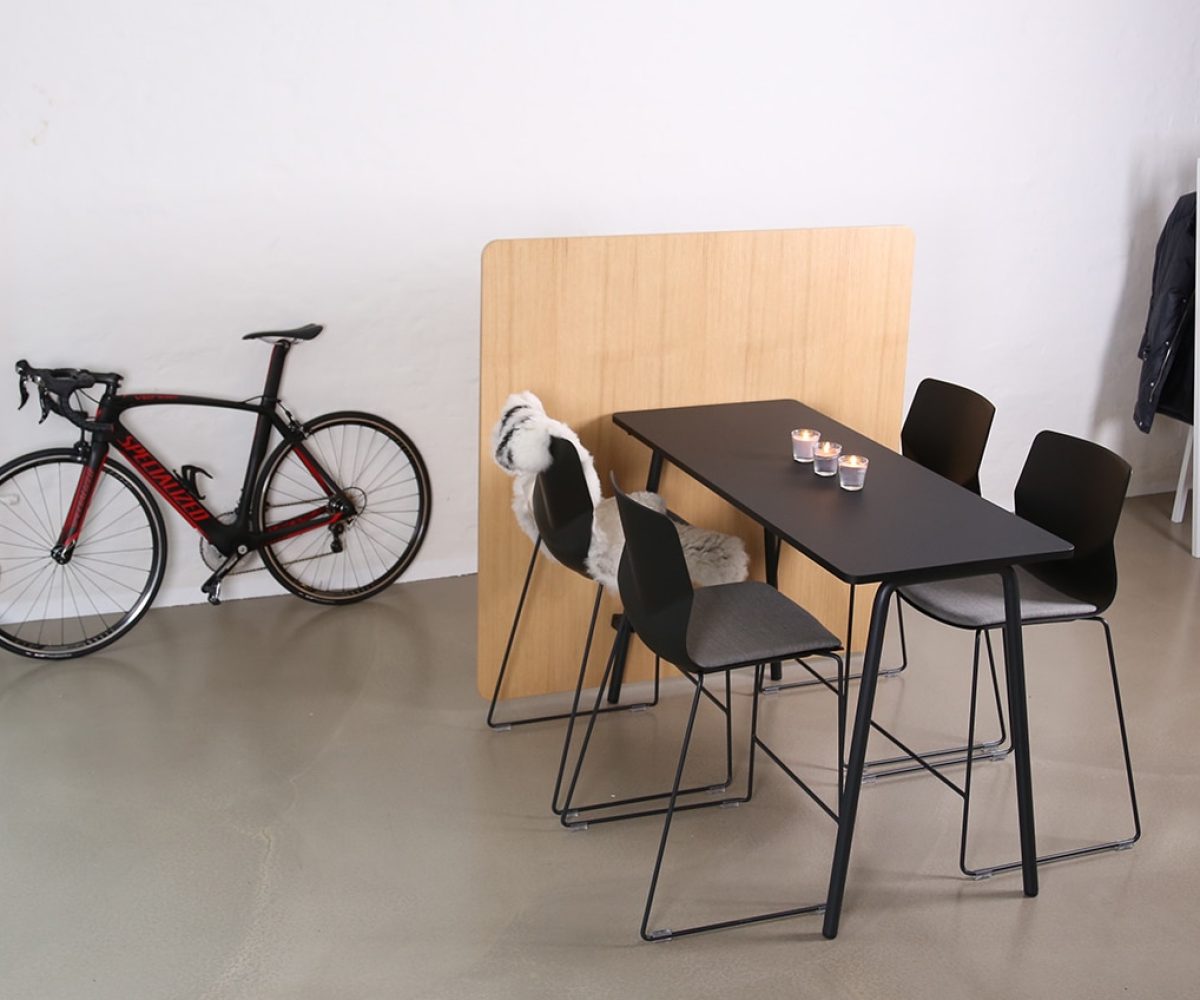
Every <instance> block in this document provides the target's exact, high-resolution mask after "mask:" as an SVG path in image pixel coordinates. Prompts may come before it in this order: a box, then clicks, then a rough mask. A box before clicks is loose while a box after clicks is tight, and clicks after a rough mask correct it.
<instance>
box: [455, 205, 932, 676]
mask: <svg viewBox="0 0 1200 1000" xmlns="http://www.w3.org/2000/svg"><path fill="white" fill-rule="evenodd" d="M912 260H913V234H912V231H911V230H909V229H908V228H906V227H901V226H886V227H883V226H881V227H864V228H842V229H799V230H775V231H763V232H731V233H688V234H674V235H654V236H614V237H576V238H563V239H525V240H500V241H497V242H494V243H491V244H489V245H488V246H487V247H486V248H485V249H484V252H483V294H482V329H481V352H480V440H481V443H482V447H481V454H480V462H479V619H478V643H479V646H478V675H477V680H478V685H479V692H480V694H481V695H483V696H484V697H491V693H492V689H493V687H494V685H495V679H496V676H497V672H498V671H499V668H500V660H501V657H502V655H503V652H504V644H505V641H506V639H507V637H508V629H509V626H510V624H511V620H512V615H513V611H514V609H515V608H516V604H517V599H518V597H519V595H520V589H521V582H522V579H523V576H524V573H525V568H526V566H527V565H528V561H529V554H530V551H531V547H532V546H531V543H530V541H529V540H528V539H527V538H526V537H525V535H523V534H522V533H521V531H520V529H519V528H518V527H517V525H516V522H515V520H514V518H513V514H512V509H511V480H510V479H509V477H508V476H507V475H505V474H504V473H503V472H502V471H501V470H500V469H499V468H497V467H496V465H495V464H494V463H493V461H492V458H491V455H490V454H489V451H488V441H489V438H490V434H491V429H492V427H493V425H494V424H495V422H496V421H497V420H498V419H499V416H500V409H501V407H502V405H503V403H504V399H505V397H506V396H507V395H508V394H509V393H510V392H516V391H520V390H524V389H530V390H532V391H533V392H535V393H537V395H538V396H540V397H541V399H542V402H543V403H544V404H545V406H546V412H547V413H548V414H549V415H550V416H552V417H554V418H555V419H558V420H562V421H564V422H566V423H567V424H569V425H571V426H572V427H574V428H575V430H576V431H577V432H578V433H579V435H580V437H581V438H582V440H583V442H584V444H585V445H586V446H587V447H588V448H589V450H591V451H592V453H593V454H594V455H595V458H596V469H597V471H598V472H599V474H600V478H601V482H602V483H603V484H605V487H604V492H605V494H606V495H608V493H609V492H611V491H610V490H609V489H608V486H607V484H608V475H609V471H610V470H614V469H615V470H616V472H617V475H618V477H619V479H620V482H621V483H622V485H624V486H625V487H626V488H641V487H642V486H643V485H644V483H645V479H646V473H647V468H648V465H649V457H650V456H649V452H648V451H647V449H646V448H645V447H644V446H643V445H641V444H639V443H638V442H637V441H635V440H633V439H632V438H630V437H629V436H628V435H626V434H625V433H624V432H622V431H620V430H619V429H618V428H617V427H615V426H614V425H613V423H612V420H611V417H612V414H613V413H614V412H616V411H619V410H636V409H646V408H651V407H660V406H686V405H692V404H698V403H720V402H734V401H739V400H753V399H778V398H793V399H799V400H801V401H803V402H804V403H807V404H808V405H810V406H813V407H815V408H817V409H819V410H822V411H823V412H825V413H828V414H829V415H830V416H831V417H833V418H835V419H836V420H839V421H841V422H843V423H845V424H849V425H850V426H852V427H855V428H856V429H858V430H861V431H862V432H863V433H865V434H867V435H869V436H870V437H872V438H874V439H875V440H877V441H879V442H881V443H883V444H887V445H889V446H891V447H897V446H898V443H899V437H900V422H901V408H902V405H903V392H904V367H905V359H906V355H907V348H908V314H909V299H910V294H911V283H912ZM790 447H791V444H790V441H788V440H786V439H784V440H781V441H780V442H779V448H780V450H781V451H783V452H785V453H786V452H787V451H788V449H790ZM660 492H661V493H662V494H663V495H664V496H665V497H666V498H667V501H668V503H669V504H670V505H671V507H672V509H674V510H676V511H678V512H679V513H680V514H681V515H682V516H684V517H685V518H687V519H688V520H689V521H691V522H693V523H694V524H699V525H703V526H705V527H712V528H717V529H720V530H722V531H728V532H733V533H736V534H738V535H740V536H741V537H742V538H743V539H745V541H746V543H747V546H748V547H749V550H750V552H751V553H752V555H753V559H752V575H755V576H757V577H758V578H759V579H761V578H762V573H763V561H762V533H761V529H760V528H759V527H758V525H756V524H755V523H754V522H752V521H750V520H748V519H747V518H745V517H744V516H742V515H741V514H738V513H737V512H735V511H733V510H732V509H731V508H729V507H728V506H727V505H726V504H725V503H724V502H723V501H721V500H719V499H718V498H717V497H716V496H714V495H713V494H711V493H710V492H709V491H707V490H705V489H704V488H703V487H701V486H700V485H699V484H697V483H695V482H693V481H692V480H691V479H689V478H688V476H686V475H685V474H684V473H682V472H680V471H679V470H678V469H673V468H671V467H670V466H668V467H667V468H666V470H665V472H664V475H663V479H662V483H661V486H660ZM780 589H781V590H783V591H784V593H786V594H788V595H789V596H791V597H793V598H794V599H795V600H797V601H799V602H800V603H801V604H803V605H804V606H805V607H807V608H808V609H809V610H810V611H811V612H812V613H813V614H815V615H816V616H817V617H818V618H820V619H821V620H822V621H823V622H825V624H826V625H827V626H828V627H830V628H831V629H832V630H833V631H834V632H837V633H838V634H843V633H844V631H845V622H846V595H847V588H846V586H845V585H843V584H841V583H840V582H839V581H837V580H836V579H834V578H833V577H832V576H830V575H829V574H827V573H826V572H824V571H823V570H821V569H819V568H817V567H816V566H813V565H812V564H811V563H809V562H808V561H807V560H806V559H804V558H803V557H802V556H801V555H800V554H799V553H796V552H794V551H792V550H790V549H787V548H785V549H784V552H783V556H782V558H781V561H780ZM593 597H594V586H593V585H591V584H590V583H589V581H587V580H585V579H583V578H582V577H578V576H576V575H575V574H574V573H571V572H570V571H568V570H566V569H563V568H562V567H561V566H557V565H555V564H553V563H551V562H549V561H548V560H544V559H542V560H539V564H538V568H537V570H536V571H535V574H534V580H533V584H532V586H531V587H530V593H529V598H528V603H527V605H526V610H525V617H524V619H523V621H522V624H521V630H520V632H519V633H518V636H517V640H516V643H515V644H514V647H513V653H512V663H511V664H510V669H509V675H508V677H507V679H506V681H505V690H504V691H503V692H502V695H503V696H504V697H506V698H513V697H521V696H526V695H534V694H543V693H548V692H552V691H565V690H569V689H571V688H572V687H573V686H574V682H575V676H576V674H577V672H578V669H579V657H580V653H581V651H582V647H583V641H584V637H585V631H586V626H587V618H588V615H589V613H590V611H591V602H592V599H593ZM870 597H871V590H870V588H864V589H863V590H861V591H860V593H859V597H858V601H857V605H856V606H857V608H858V609H860V613H859V614H858V615H856V617H857V618H858V619H859V621H860V624H861V627H862V628H863V629H864V630H865V624H866V619H867V618H868V617H869V608H870V603H869V601H870ZM617 610H619V605H618V604H617V602H615V601H614V600H612V599H610V598H606V599H605V602H604V605H603V608H602V618H601V627H600V628H599V629H598V631H597V641H596V643H595V648H594V649H593V651H592V656H591V658H590V668H589V670H590V679H591V680H592V681H594V682H598V681H599V676H600V673H601V672H602V671H603V667H604V660H605V657H606V655H607V652H608V647H609V645H610V643H611V640H612V635H613V633H612V630H611V628H609V626H608V624H607V623H608V620H609V617H610V616H611V614H612V613H613V612H614V611H617ZM855 631H856V633H859V634H858V636H857V637H856V639H855V645H856V646H857V647H858V648H859V649H861V648H862V645H863V633H862V632H860V631H859V628H856V629H855ZM652 665H653V660H652V658H650V657H649V656H648V655H647V654H646V651H645V650H644V649H643V648H642V647H641V646H640V644H638V643H637V642H636V641H635V642H634V643H633V651H632V653H631V657H630V665H629V671H628V674H627V676H628V677H629V679H631V680H638V679H644V678H647V677H649V676H651V671H652Z"/></svg>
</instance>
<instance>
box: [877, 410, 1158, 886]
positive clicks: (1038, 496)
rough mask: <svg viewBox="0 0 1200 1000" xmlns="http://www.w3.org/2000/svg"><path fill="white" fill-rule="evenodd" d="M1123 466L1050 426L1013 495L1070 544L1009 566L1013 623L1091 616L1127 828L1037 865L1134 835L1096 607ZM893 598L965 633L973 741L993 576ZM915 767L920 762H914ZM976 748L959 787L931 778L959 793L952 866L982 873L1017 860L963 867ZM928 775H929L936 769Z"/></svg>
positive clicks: (997, 591) (1125, 747)
mask: <svg viewBox="0 0 1200 1000" xmlns="http://www.w3.org/2000/svg"><path fill="white" fill-rule="evenodd" d="M1129 475H1130V468H1129V465H1128V463H1127V462H1125V460H1124V459H1122V458H1120V457H1118V456H1117V455H1114V454H1113V453H1112V452H1111V451H1109V450H1108V449H1107V448H1103V447H1101V446H1100V445H1097V444H1093V443H1092V442H1090V441H1084V440H1082V439H1080V438H1075V437H1070V436H1068V435H1066V434H1059V433H1056V432H1054V431H1042V432H1041V433H1040V434H1038V436H1037V437H1036V438H1035V439H1034V442H1033V446H1032V447H1031V448H1030V450H1029V456H1028V458H1027V459H1026V461H1025V466H1024V468H1023V469H1022V471H1021V477H1020V479H1019V481H1018V482H1017V488H1016V492H1015V496H1014V499H1015V509H1016V513H1017V514H1018V515H1019V516H1020V517H1023V518H1024V519H1025V520H1027V521H1031V522H1033V523H1034V524H1036V525H1038V526H1039V527H1041V528H1044V529H1045V530H1047V531H1050V532H1053V533H1054V534H1055V535H1058V536H1059V537H1060V538H1064V539H1066V540H1067V541H1069V542H1071V543H1072V544H1073V545H1074V546H1075V552H1074V555H1073V556H1072V557H1071V558H1070V559H1068V560H1059V561H1055V562H1047V563H1041V564H1033V565H1031V566H1029V567H1027V568H1019V569H1018V570H1017V576H1018V580H1019V585H1020V594H1021V619H1022V625H1023V626H1024V625H1046V624H1053V623H1057V622H1073V621H1094V622H1098V623H1099V624H1100V625H1101V626H1102V627H1103V629H1104V638H1105V642H1106V644H1107V648H1108V667H1109V674H1110V677H1111V681H1112V690H1113V701H1114V704H1115V709H1116V717H1117V724H1118V728H1119V730H1120V736H1121V749H1122V753H1123V755H1124V762H1125V777H1126V782H1127V784H1128V787H1129V806H1130V811H1131V814H1132V818H1133V833H1132V834H1131V835H1130V836H1128V837H1125V838H1122V839H1119V840H1113V841H1108V842H1105V843H1099V844H1093V845H1091V846H1089V847H1081V848H1076V849H1074V850H1069V851H1061V852H1058V853H1056V854H1049V855H1045V856H1042V857H1039V858H1038V862H1039V863H1045V862H1050V861H1061V860H1063V859H1066V858H1076V857H1081V856H1083V855H1086V854H1095V853H1097V852H1099V851H1108V850H1119V849H1122V848H1128V847H1132V846H1133V844H1134V843H1136V842H1137V840H1138V839H1139V838H1140V837H1141V830H1142V827H1141V819H1140V816H1139V814H1138V807H1137V794H1136V792H1135V790H1134V781H1133V765H1132V763H1131V760H1130V756H1129V738H1128V735H1127V733H1126V728H1125V714H1124V711H1123V709H1122V706H1121V690H1120V685H1119V683H1118V680H1117V662H1116V656H1115V654H1114V652H1113V642H1112V633H1111V630H1110V629H1109V626H1108V622H1107V621H1105V619H1104V617H1103V613H1104V611H1105V610H1107V609H1108V607H1109V605H1111V604H1112V602H1113V599H1114V598H1115V597H1116V593H1117V560H1116V553H1115V550H1114V547H1113V539H1114V537H1115V535H1116V531H1117V523H1118V521H1119V520H1120V516H1121V507H1122V505H1123V504H1124V501H1125V493H1126V490H1127V489H1128V486H1129ZM899 594H900V597H901V599H902V600H903V601H904V602H906V603H908V604H910V605H911V606H912V607H914V608H916V609H917V610H918V611H920V612H922V613H923V614H925V615H928V616H929V617H931V618H934V619H936V620H937V621H940V622H943V623H945V624H947V625H950V626H952V627H954V628H961V629H971V630H973V631H974V633H975V658H974V663H973V665H972V670H971V707H970V714H969V721H968V727H967V744H966V745H967V746H972V745H973V744H974V742H975V709H976V696H977V692H978V681H979V646H980V642H979V639H980V635H981V634H986V633H987V632H988V631H989V630H991V629H994V628H1000V627H1001V626H1002V624H1003V622H1004V596H1003V593H1002V591H1001V586H1000V580H999V578H998V577H994V576H986V577H971V578H968V579H965V580H951V581H945V582H939V583H928V584H915V585H910V586H906V587H901V588H900V590H899ZM912 756H914V757H916V759H917V760H918V766H920V767H929V764H928V762H922V761H920V757H919V755H912ZM977 756H980V754H979V753H977V752H975V753H968V754H966V757H965V759H966V764H967V770H966V776H965V783H964V786H963V788H961V789H960V788H958V787H957V786H955V785H953V784H952V783H950V782H949V781H948V780H947V779H946V778H945V777H944V776H942V775H938V777H940V778H942V780H943V781H945V782H946V783H947V784H950V785H951V787H952V788H954V789H955V790H956V791H958V792H959V794H960V795H962V797H963V821H962V841H961V849H960V856H959V864H960V867H961V868H962V870H963V872H964V873H965V874H967V875H970V876H973V877H986V876H988V875H991V874H994V873H996V872H1000V871H1007V870H1009V869H1013V868H1017V867H1019V863H1018V862H1013V863H1010V864H996V865H989V866H985V867H979V868H972V867H970V866H968V864H967V858H966V853H967V835H968V825H969V820H970V805H971V799H970V796H971V765H972V761H973V760H974V758H975V757H977ZM933 773H935V774H936V773H937V772H936V771H935V772H933Z"/></svg>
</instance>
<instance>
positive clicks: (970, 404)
mask: <svg viewBox="0 0 1200 1000" xmlns="http://www.w3.org/2000/svg"><path fill="white" fill-rule="evenodd" d="M995 415H996V407H994V406H993V405H992V404H991V403H990V402H989V401H988V400H986V399H985V398H984V397H983V396H981V395H979V393H977V392H974V391H972V390H971V389H966V388H964V387H963V386H961V385H954V384H953V383H951V382H940V381H938V380H937V379H935V378H927V379H925V380H924V381H922V382H921V384H920V385H919V386H917V392H916V394H915V395H914V396H913V401H912V405H911V406H910V407H909V408H908V416H906V417H905V418H904V427H903V428H901V430H900V448H901V451H902V453H903V455H904V457H905V458H911V459H912V460H913V461H914V462H916V463H918V464H919V465H923V466H925V468H927V469H930V470H931V471H933V472H936V473H937V474H938V475H940V476H944V477H945V478H946V479H949V480H950V481H951V482H954V483H958V485H959V486H964V487H966V488H967V489H969V490H970V491H971V492H973V493H979V466H980V464H981V463H982V462H983V450H984V448H985V447H987V440H988V435H989V434H990V433H991V430H992V418H993V417H994V416H995Z"/></svg>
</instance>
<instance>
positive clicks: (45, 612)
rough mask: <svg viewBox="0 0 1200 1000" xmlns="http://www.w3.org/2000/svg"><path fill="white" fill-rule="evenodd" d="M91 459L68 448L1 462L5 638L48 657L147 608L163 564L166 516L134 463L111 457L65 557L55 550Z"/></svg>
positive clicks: (88, 649)
mask: <svg viewBox="0 0 1200 1000" xmlns="http://www.w3.org/2000/svg"><path fill="white" fill-rule="evenodd" d="M85 464H86V460H85V459H84V458H83V457H82V456H80V455H79V454H78V453H76V452H74V451H71V450H70V449H66V448H61V449H59V448H56V449H52V450H49V451H40V452H34V453H33V454H30V455H23V456H21V457H20V458H17V459H14V460H13V461H11V462H9V463H8V464H7V465H5V466H4V467H3V468H0V647H3V648H5V649H8V650H11V651H12V652H14V653H20V654H21V655H22V656H33V657H38V658H42V659H56V660H63V659H70V658H71V657H75V656H84V655H86V654H87V653H93V652H95V651H96V650H98V649H101V648H102V647H104V646H107V645H108V644H109V643H110V642H113V641H115V640H116V639H118V638H119V637H120V636H122V635H124V634H125V633H126V632H128V631H129V630H130V629H131V628H133V626H134V625H136V624H137V622H138V620H139V619H140V618H141V617H142V615H144V614H145V613H146V611H147V610H148V609H149V607H150V604H151V602H152V601H153V600H154V595H155V594H156V593H158V588H159V585H160V584H161V583H162V578H163V572H164V570H165V568H166V563H167V536H166V530H165V528H164V526H163V520H162V515H161V514H160V513H159V510H158V506H157V505H156V504H155V503H154V500H153V498H152V497H151V496H150V494H149V492H148V491H147V489H146V488H145V487H144V486H143V485H142V484H141V483H140V482H138V480H137V479H136V478H135V477H134V476H133V474H132V473H131V472H129V471H128V470H127V469H125V468H124V467H123V466H121V465H119V464H117V463H115V462H111V461H109V462H105V463H104V465H103V466H101V469H100V474H99V476H98V478H97V482H96V487H95V492H94V493H93V494H92V501H91V506H90V507H89V508H88V513H87V517H86V519H85V520H84V523H83V529H82V531H81V532H80V535H79V538H78V540H77V541H76V543H75V546H74V548H73V549H72V551H71V554H70V558H69V560H67V561H66V562H61V563H60V562H58V561H57V560H55V559H54V557H53V556H52V555H51V550H52V549H53V548H54V546H55V544H56V543H57V542H58V537H59V533H60V531H61V530H62V526H63V522H64V520H65V519H66V516H67V512H68V510H69V509H70V506H71V500H72V498H73V496H74V494H75V486H76V484H77V483H78V482H79V476H80V473H81V472H82V471H83V469H84V467H85Z"/></svg>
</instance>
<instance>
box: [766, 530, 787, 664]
mask: <svg viewBox="0 0 1200 1000" xmlns="http://www.w3.org/2000/svg"><path fill="white" fill-rule="evenodd" d="M782 547H783V543H782V542H781V541H780V540H779V536H778V535H775V534H773V533H772V532H771V529H770V528H767V527H764V528H763V561H764V562H765V563H766V577H767V583H768V584H769V585H770V586H772V587H774V588H775V589H776V590H778V589H779V551H780V549H781V548H782ZM782 679H783V664H782V663H780V662H779V660H772V661H771V680H773V681H780V680H782Z"/></svg>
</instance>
